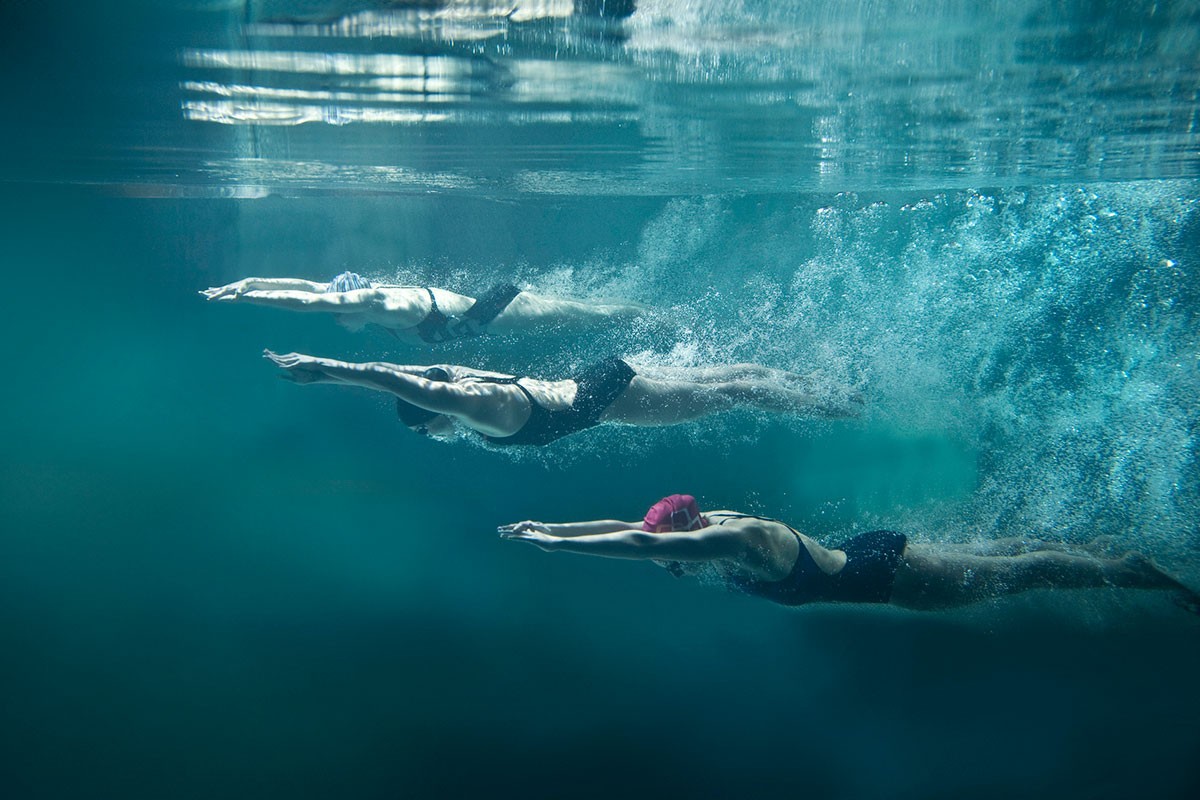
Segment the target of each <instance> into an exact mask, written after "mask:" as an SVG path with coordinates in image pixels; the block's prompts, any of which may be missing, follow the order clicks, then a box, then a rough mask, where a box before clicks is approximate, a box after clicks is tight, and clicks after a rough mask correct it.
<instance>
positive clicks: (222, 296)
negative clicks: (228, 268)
mask: <svg viewBox="0 0 1200 800" xmlns="http://www.w3.org/2000/svg"><path fill="white" fill-rule="evenodd" d="M253 280H254V279H253V278H244V279H243V280H240V281H234V282H233V283H229V284H226V285H224V286H214V287H212V288H210V289H204V290H203V291H201V292H200V294H202V295H204V296H205V297H206V298H207V299H209V300H237V299H238V298H239V297H241V296H242V295H244V294H245V293H246V292H249V291H251V290H252V289H253V286H252V281H253Z"/></svg>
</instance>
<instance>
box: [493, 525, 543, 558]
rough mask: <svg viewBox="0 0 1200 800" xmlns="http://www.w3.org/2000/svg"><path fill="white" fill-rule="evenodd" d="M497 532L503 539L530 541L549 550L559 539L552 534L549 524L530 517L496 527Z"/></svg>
mask: <svg viewBox="0 0 1200 800" xmlns="http://www.w3.org/2000/svg"><path fill="white" fill-rule="evenodd" d="M496 532H497V533H499V534H500V538H501V539H511V540H513V541H517V542H529V543H530V544H533V545H537V546H538V547H540V548H541V549H543V550H547V551H548V550H551V549H553V547H554V543H555V542H557V541H558V537H556V536H551V535H550V526H549V525H546V524H545V523H543V522H534V521H533V520H530V519H527V520H525V521H524V522H515V523H513V524H511V525H501V526H500V527H498V528H496Z"/></svg>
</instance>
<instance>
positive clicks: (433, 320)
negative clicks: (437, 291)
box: [416, 286, 454, 344]
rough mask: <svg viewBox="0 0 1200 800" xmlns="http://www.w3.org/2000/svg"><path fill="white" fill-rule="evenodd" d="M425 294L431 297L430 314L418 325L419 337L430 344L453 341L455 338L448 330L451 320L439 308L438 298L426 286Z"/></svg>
mask: <svg viewBox="0 0 1200 800" xmlns="http://www.w3.org/2000/svg"><path fill="white" fill-rule="evenodd" d="M425 292H426V293H427V294H428V295H429V313H428V314H426V315H425V319H423V320H421V322H420V323H418V324H417V326H416V328H417V336H419V337H421V339H422V340H424V341H426V342H429V343H430V344H437V343H439V342H447V341H449V340H451V339H453V338H454V336H453V335H452V334H451V333H450V331H448V330H447V329H446V325H447V323H449V322H450V318H449V317H447V316H446V315H445V314H443V313H442V310H441V309H440V308H438V304H437V298H436V297H434V296H433V289H430V288H429V287H428V286H426V287H425Z"/></svg>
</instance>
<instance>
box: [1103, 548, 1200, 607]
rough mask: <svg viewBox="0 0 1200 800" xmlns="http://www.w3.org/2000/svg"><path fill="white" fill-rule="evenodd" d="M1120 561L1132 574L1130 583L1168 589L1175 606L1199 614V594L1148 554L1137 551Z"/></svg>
mask: <svg viewBox="0 0 1200 800" xmlns="http://www.w3.org/2000/svg"><path fill="white" fill-rule="evenodd" d="M1121 563H1122V565H1123V566H1124V567H1125V568H1126V569H1127V570H1129V572H1130V574H1131V575H1132V576H1133V583H1132V584H1131V585H1133V586H1138V587H1141V588H1143V589H1167V590H1170V591H1171V594H1172V597H1171V599H1172V600H1174V602H1175V604H1176V605H1177V606H1179V607H1180V608H1183V609H1186V610H1187V611H1190V612H1192V613H1193V614H1200V594H1198V593H1196V592H1194V591H1192V590H1191V589H1190V588H1189V587H1188V586H1187V585H1185V584H1184V583H1183V582H1182V581H1180V580H1179V579H1178V578H1176V577H1174V576H1173V575H1171V574H1170V573H1169V572H1167V571H1166V570H1164V569H1163V568H1162V567H1160V566H1158V565H1157V564H1155V563H1154V562H1153V561H1152V560H1151V559H1150V557H1149V556H1146V555H1143V554H1142V553H1137V552H1134V553H1129V554H1128V555H1126V556H1125V557H1124V558H1122V559H1121Z"/></svg>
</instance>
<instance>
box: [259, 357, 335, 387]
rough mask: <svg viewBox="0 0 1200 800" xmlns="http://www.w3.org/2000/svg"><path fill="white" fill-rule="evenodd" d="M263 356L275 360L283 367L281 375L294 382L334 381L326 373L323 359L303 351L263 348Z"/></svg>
mask: <svg viewBox="0 0 1200 800" xmlns="http://www.w3.org/2000/svg"><path fill="white" fill-rule="evenodd" d="M263 358H266V359H269V360H270V361H273V362H274V363H275V364H276V365H278V366H279V367H282V368H283V370H284V374H283V375H280V376H279V377H281V378H283V379H284V380H288V381H291V382H292V383H331V382H333V381H334V379H333V378H331V377H330V376H329V375H327V374H325V370H324V367H323V366H322V364H321V359H319V358H315V357H313V356H306V355H303V354H301V353H284V354H283V355H279V354H278V353H272V352H271V351H270V350H263Z"/></svg>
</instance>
